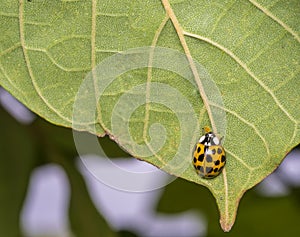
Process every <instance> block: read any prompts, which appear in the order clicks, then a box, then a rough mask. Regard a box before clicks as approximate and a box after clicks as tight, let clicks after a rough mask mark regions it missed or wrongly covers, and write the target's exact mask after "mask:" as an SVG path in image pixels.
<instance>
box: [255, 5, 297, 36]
mask: <svg viewBox="0 0 300 237" xmlns="http://www.w3.org/2000/svg"><path fill="white" fill-rule="evenodd" d="M249 2H251V3H252V4H253V5H254V6H256V7H257V8H258V9H259V10H261V11H262V12H263V13H265V14H266V15H267V16H268V17H270V18H271V19H273V20H274V21H276V22H277V23H278V24H279V25H281V26H282V27H283V28H284V29H285V30H286V31H288V32H289V33H290V34H291V35H292V36H293V37H295V39H296V40H297V41H298V42H300V37H299V35H297V33H296V32H295V31H294V30H293V29H292V28H291V27H289V26H288V25H287V24H285V23H284V22H283V21H281V20H280V19H279V18H277V17H276V16H275V15H273V14H272V12H270V11H269V10H268V9H266V8H264V7H263V6H262V5H260V4H259V3H258V2H256V1H255V0H249Z"/></svg>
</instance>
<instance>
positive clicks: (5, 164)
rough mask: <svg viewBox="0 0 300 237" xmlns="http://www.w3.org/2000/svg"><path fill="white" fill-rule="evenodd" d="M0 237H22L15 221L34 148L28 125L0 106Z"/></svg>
mask: <svg viewBox="0 0 300 237" xmlns="http://www.w3.org/2000/svg"><path fill="white" fill-rule="evenodd" d="M0 132H1V136H0V236H5V237H6V236H7V237H18V236H22V233H21V230H20V226H19V220H20V211H21V209H22V205H23V201H24V199H25V196H26V190H27V186H28V182H29V177H30V173H31V171H32V170H33V169H34V167H35V166H36V160H37V154H36V151H37V149H36V148H37V147H36V144H35V142H34V139H33V137H32V136H31V134H30V133H29V130H28V128H26V127H25V126H23V125H21V124H19V123H18V122H17V121H15V120H14V118H12V117H11V116H10V115H8V114H7V112H6V111H4V110H3V108H2V107H1V106H0Z"/></svg>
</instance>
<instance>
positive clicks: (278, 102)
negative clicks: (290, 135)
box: [184, 31, 297, 123]
mask: <svg viewBox="0 0 300 237" xmlns="http://www.w3.org/2000/svg"><path fill="white" fill-rule="evenodd" d="M184 34H185V35H187V36H190V37H192V38H196V39H199V40H203V41H205V42H207V43H209V44H211V45H213V46H215V47H216V48H218V49H220V50H222V51H223V52H225V53H226V54H228V55H229V56H230V57H231V58H232V59H234V60H235V61H236V62H237V63H238V64H239V65H240V66H241V67H242V68H243V69H244V70H245V71H246V72H247V73H248V74H249V75H250V76H251V77H252V78H253V79H254V80H255V81H256V82H257V83H258V84H259V85H260V86H261V87H262V88H263V89H264V90H265V91H266V92H268V93H269V95H270V96H271V97H272V98H273V100H274V101H275V103H276V105H277V106H278V107H279V108H280V109H281V110H282V111H283V112H284V113H285V114H286V116H287V117H288V118H289V119H290V120H291V121H292V122H293V123H297V121H296V119H295V118H294V117H293V116H292V115H291V114H289V112H288V111H287V110H286V109H285V108H284V106H283V105H282V104H281V103H280V101H279V100H278V98H277V97H276V96H275V94H274V93H273V92H272V91H271V89H270V88H268V87H267V86H266V85H265V84H264V83H263V82H262V81H261V80H259V79H258V78H257V77H256V75H255V74H254V73H253V72H252V71H251V70H250V68H248V66H247V65H246V64H245V63H244V62H243V61H242V60H241V59H240V58H239V57H237V56H236V55H235V54H234V53H233V52H232V51H230V50H229V49H227V48H226V47H224V46H222V45H220V44H218V43H217V42H214V41H212V40H211V39H208V38H206V37H204V36H201V35H197V34H193V33H190V32H186V31H184Z"/></svg>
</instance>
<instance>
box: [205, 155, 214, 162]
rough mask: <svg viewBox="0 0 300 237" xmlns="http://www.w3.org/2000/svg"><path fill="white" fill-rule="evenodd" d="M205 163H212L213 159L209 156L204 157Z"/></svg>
mask: <svg viewBox="0 0 300 237" xmlns="http://www.w3.org/2000/svg"><path fill="white" fill-rule="evenodd" d="M206 161H207V163H210V162H212V161H213V159H212V157H211V156H210V155H206Z"/></svg>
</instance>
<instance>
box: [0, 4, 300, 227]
mask: <svg viewBox="0 0 300 237" xmlns="http://www.w3.org/2000/svg"><path fill="white" fill-rule="evenodd" d="M169 4H170V5H169ZM0 9H1V10H0V21H1V23H3V24H1V26H0V27H1V28H0V30H1V32H2V34H1V35H0V83H1V86H3V87H4V88H5V89H7V90H8V91H9V92H10V93H11V94H12V95H14V96H15V97H16V98H17V99H18V100H20V101H21V102H22V103H23V104H25V105H26V106H27V107H28V108H30V109H31V110H32V111H34V112H35V113H37V114H39V115H40V116H41V117H43V118H45V119H46V120H48V121H50V122H52V123H54V124H57V125H61V126H66V127H74V128H75V129H77V130H84V131H89V132H92V133H95V134H97V135H99V136H103V135H104V134H105V133H106V134H109V135H110V136H111V137H112V138H113V139H114V140H115V141H116V142H118V144H119V145H120V146H121V147H122V148H124V149H125V150H126V151H128V152H129V153H130V154H131V155H132V156H134V157H137V158H139V159H143V160H145V161H148V162H150V163H151V164H153V165H155V166H157V167H159V168H161V169H164V170H166V171H167V172H169V173H171V174H174V175H176V176H179V177H181V178H184V179H186V180H189V181H192V182H195V183H198V184H201V185H204V186H206V187H207V188H209V190H210V191H211V192H212V193H213V195H214V197H215V198H216V201H217V204H218V207H219V210H220V216H221V217H220V222H221V226H222V228H223V229H224V230H225V231H229V230H230V229H231V227H232V225H233V223H234V220H235V216H236V212H237V207H238V203H239V200H240V198H241V197H242V195H243V193H244V192H245V191H246V190H248V189H250V188H251V187H253V186H254V185H256V184H257V183H259V182H260V181H261V180H263V179H264V178H265V177H266V176H267V175H269V174H270V173H271V172H272V171H273V170H274V169H276V167H277V166H278V165H279V164H280V162H281V161H282V159H283V158H284V157H285V155H286V154H287V153H288V152H289V151H290V150H291V149H292V148H293V147H295V146H296V145H297V144H299V141H300V132H299V131H300V127H299V121H300V110H299V109H298V108H299V104H300V93H299V88H300V80H299V79H300V78H299V57H300V56H299V55H300V46H299V41H300V40H299V27H300V24H299V23H300V22H299V19H300V18H299V13H300V12H299V9H300V8H299V2H298V1H297V0H290V1H282V0H280V1H276V2H274V1H271V0H260V1H254V0H251V1H221V0H215V1H202V0H200V1H199V0H192V1H184V0H173V1H170V2H169V1H166V0H162V1H158V0H157V1H150V0H148V1H129V0H126V1H121V0H119V1H108V0H107V1H34V0H33V1H31V2H28V1H25V0H20V1H1V3H0ZM145 46H153V47H157V48H159V47H162V48H170V49H172V50H177V51H178V55H181V56H182V55H185V56H188V58H189V57H192V58H193V60H194V62H195V63H194V62H193V61H190V60H186V61H184V59H182V58H181V56H178V57H179V58H181V60H183V61H182V62H183V64H182V65H177V64H175V65H176V67H174V71H175V72H174V71H171V70H169V69H168V70H165V69H166V68H165V67H164V66H166V65H165V61H166V60H169V64H170V65H169V66H170V67H171V66H172V63H174V62H173V61H172V60H173V59H172V57H168V56H167V55H166V56H164V54H162V55H160V57H159V59H158V58H157V59H156V60H158V61H159V60H161V61H159V62H156V61H155V60H154V58H155V55H154V54H152V53H153V52H154V51H153V52H152V51H151V50H149V49H148V50H146V51H144V53H145V52H147V53H148V54H146V56H147V57H146V58H143V59H140V60H137V59H139V58H137V57H136V56H140V55H139V54H136V55H135V54H134V53H133V51H130V52H129V53H128V52H127V54H126V52H125V53H120V52H122V51H126V50H128V49H131V48H138V47H145ZM161 52H165V51H164V50H163V49H162V50H161ZM166 52H167V51H166ZM116 53H119V55H118V56H117V58H112V57H110V56H113V55H115V54H116ZM135 53H136V52H135ZM138 53H140V51H138ZM124 55H125V56H126V57H125V58H127V59H128V57H129V58H130V59H132V61H130V60H129V61H127V62H126V64H128V65H124V64H117V63H120V62H123V61H122V60H121V61H118V57H119V56H120V57H121V58H122V57H123V56H124ZM132 56H134V57H132ZM144 56H145V55H144ZM109 57H110V58H109ZM113 57H114V56H113ZM104 59H106V60H107V59H114V62H115V63H116V64H115V65H113V67H115V68H113V67H112V68H109V67H108V66H107V65H106V69H107V68H108V70H110V72H111V71H114V72H115V71H117V70H119V69H120V74H116V77H115V78H113V80H111V83H110V84H107V86H106V87H105V88H104V87H102V89H103V91H101V86H103V84H104V82H105V80H106V79H107V78H105V77H103V76H99V74H101V73H102V74H101V75H103V71H101V70H102V69H103V65H102V68H101V70H100V69H99V68H97V67H96V66H97V65H98V64H99V63H100V62H102V61H103V60H104ZM146 59H147V60H148V61H147V60H146ZM135 60H137V61H135ZM143 60H145V65H143V64H142V63H141V65H140V67H136V68H135V67H134V65H135V64H134V65H133V66H132V65H129V64H130V63H131V62H133V63H138V62H141V61H143ZM151 60H153V61H151ZM109 62H110V61H109ZM161 64H164V65H163V66H160V65H161ZM196 64H197V65H201V68H200V69H199V68H198V72H197V71H196V73H195V71H193V67H194V66H195V65H196ZM147 65H150V66H151V67H147ZM127 66H128V67H129V68H130V69H132V70H129V69H127V68H126V67H127ZM152 66H153V67H152ZM169 66H166V67H167V68H168V67H169ZM122 67H124V68H122ZM180 67H182V68H183V71H185V72H186V74H184V75H183V74H181V72H177V71H176V68H180ZM93 68H97V69H96V70H94V71H92V72H90V71H91V70H92V69H93ZM115 69H116V70H115ZM121 69H124V70H121ZM180 70H181V69H180ZM110 72H105V73H108V74H109V73H110ZM105 73H104V75H108V74H105ZM87 75H89V76H88V79H86V76H87ZM112 75H113V74H112ZM185 76H186V77H185ZM206 77H207V78H209V80H208V82H209V83H210V82H211V83H213V84H214V85H215V87H207V86H205V82H204V81H205V80H204V79H205V78H206ZM88 80H90V82H91V84H92V85H91V84H88V85H89V86H90V88H89V87H88V88H86V89H87V90H86V91H83V90H82V85H83V84H84V83H85V82H86V81H88ZM95 82H96V83H95ZM208 88H215V89H213V90H209V89H208ZM201 89H203V91H202V92H201ZM81 90H82V91H81ZM79 91H81V92H82V93H80V94H79V93H78V92H79ZM99 91H101V93H100V94H99ZM203 92H204V94H203ZM95 96H96V98H97V103H96V102H95V101H96V100H95ZM206 96H207V97H206ZM214 96H216V97H218V98H219V99H220V98H221V101H219V102H220V103H218V102H216V101H215V100H214ZM81 98H83V101H85V102H88V105H89V107H92V105H94V110H93V111H88V110H84V109H83V111H79V113H81V114H80V116H79V118H81V119H80V121H79V120H77V119H75V120H74V104H76V103H79V107H80V106H84V104H82V105H81V104H80V99H81ZM78 100H79V102H78ZM135 101H138V102H139V103H137V104H135ZM75 110H76V109H75ZM115 110H117V111H115ZM77 112H78V111H77ZM91 112H92V113H91ZM219 113H220V114H223V115H222V116H223V117H222V119H218V118H217V116H218V114H219ZM76 116H77V115H76ZM76 116H75V117H76ZM203 126H212V127H213V128H214V129H215V130H217V132H218V133H220V135H221V136H223V137H224V139H223V141H224V143H223V146H224V148H225V150H226V155H227V164H226V168H225V169H224V171H223V173H222V174H221V175H220V176H218V177H217V178H215V179H211V180H204V179H201V178H200V177H199V176H197V174H196V172H195V171H194V168H193V166H192V163H191V160H192V157H191V156H192V155H191V154H192V149H193V146H194V144H195V142H196V141H197V139H198V138H199V136H200V135H201V127H203ZM127 130H128V132H129V134H130V139H129V140H128V137H127V136H124V134H125V133H126V131H127Z"/></svg>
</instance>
